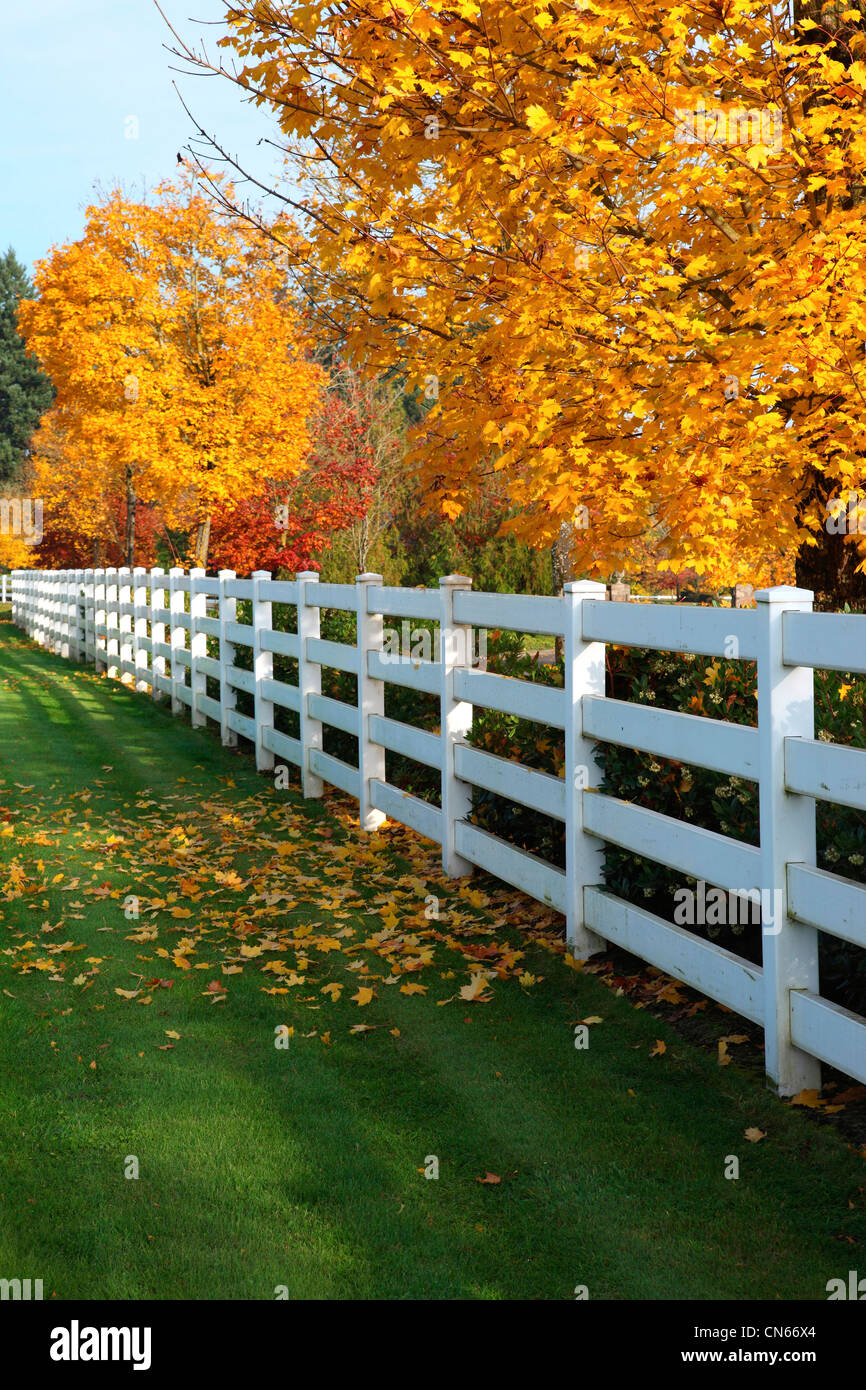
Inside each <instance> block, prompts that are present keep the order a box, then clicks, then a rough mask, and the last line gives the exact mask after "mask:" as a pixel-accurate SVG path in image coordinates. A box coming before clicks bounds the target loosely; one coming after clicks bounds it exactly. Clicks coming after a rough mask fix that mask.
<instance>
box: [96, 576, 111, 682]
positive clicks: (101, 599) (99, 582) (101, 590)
mask: <svg viewBox="0 0 866 1390" xmlns="http://www.w3.org/2000/svg"><path fill="white" fill-rule="evenodd" d="M93 624H94V626H93V645H94V648H95V650H94V654H93V661H94V665H95V666H96V669H97V671H99V669H100V667H102V669H103V670H104V669H105V666H106V665H107V662H106V653H107V648H108V615H107V614H106V611H105V570H104V569H101V568H99V567H97V568H96V569H95V570H94V571H93ZM100 628H103V629H104V630H105V635H104V636H103V637H102V643H103V645H102V648H101V651H100V646H99V642H100V636H99V629H100Z"/></svg>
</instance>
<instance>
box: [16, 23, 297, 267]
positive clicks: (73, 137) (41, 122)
mask: <svg viewBox="0 0 866 1390" xmlns="http://www.w3.org/2000/svg"><path fill="white" fill-rule="evenodd" d="M161 4H162V8H163V10H164V11H165V14H166V15H167V17H168V18H169V20H170V21H171V23H172V24H173V25H174V27H175V28H176V29H177V30H178V32H179V33H181V34H182V35H183V36H184V38H186V39H187V41H188V42H191V46H193V44H194V43H195V42H199V43H200V42H201V41H202V39H203V38H204V39H206V40H207V42H208V47H209V49H210V50H211V51H215V48H214V43H213V40H214V37H215V36H216V35H218V33H219V32H221V30H220V28H219V21H220V20H221V18H222V16H223V14H224V9H225V6H224V5H223V3H222V0H161ZM3 9H4V13H3V21H2V39H0V118H2V123H0V129H2V131H3V135H2V139H0V251H5V250H6V247H7V246H10V245H11V246H12V247H13V248H14V250H15V252H16V254H17V255H18V258H19V260H21V261H22V262H23V263H24V264H25V265H26V266H27V267H28V268H32V265H33V262H34V261H35V260H37V259H38V258H39V257H41V256H44V255H45V253H46V252H47V251H48V249H49V247H51V246H53V245H55V244H57V243H60V242H65V241H73V240H75V239H76V238H77V237H79V236H80V235H81V232H82V230H83V226H84V210H85V208H86V207H87V205H88V203H90V202H92V201H94V199H95V193H94V185H95V184H96V183H100V184H101V185H102V186H103V187H104V188H106V189H108V188H111V187H113V186H114V185H117V184H120V185H122V186H123V187H124V188H125V189H126V190H127V191H128V192H130V193H136V192H137V193H138V194H140V193H141V190H142V188H143V187H147V188H152V187H153V185H154V184H156V183H158V182H159V181H160V179H163V178H166V177H171V176H172V175H173V173H174V171H175V169H176V167H177V162H176V158H175V156H176V153H177V151H179V150H180V151H182V150H183V147H184V145H185V144H186V143H187V142H188V140H189V139H190V138H191V137H192V136H193V135H194V134H195V131H194V128H193V126H192V124H191V122H190V120H189V118H188V116H187V115H186V112H185V111H184V109H183V107H182V105H181V103H180V101H179V100H178V97H177V95H176V93H175V91H174V89H173V87H172V81H175V82H177V84H178V86H179V87H180V89H181V91H182V93H183V95H184V99H185V100H186V103H187V105H188V106H189V108H190V110H191V111H192V112H193V113H194V114H195V115H196V117H197V118H198V119H199V120H200V121H201V124H202V125H203V126H204V127H205V129H207V130H209V131H213V132H214V133H215V134H216V135H217V136H218V138H219V139H220V142H221V143H222V144H223V145H224V146H225V147H226V148H227V149H229V150H230V151H231V152H232V153H233V154H240V155H241V156H242V160H241V162H242V163H243V162H244V159H245V160H246V164H247V167H249V168H251V169H252V170H253V171H254V172H255V173H256V174H257V175H258V176H260V177H264V178H266V179H268V180H269V181H270V182H273V181H274V179H275V178H276V175H277V170H278V167H279V159H278V155H277V153H276V151H274V150H272V149H269V148H268V147H266V146H262V147H261V148H258V147H257V141H258V139H259V138H260V137H261V136H269V137H273V135H274V133H275V126H274V123H273V119H272V118H271V117H270V116H269V115H268V114H267V113H265V112H257V111H255V110H254V109H252V108H250V107H249V106H247V105H246V104H245V103H244V101H243V97H242V93H241V92H240V90H239V89H238V88H237V87H235V86H233V84H231V83H230V82H228V81H225V80H223V79H217V78H203V77H196V76H192V75H186V76H184V75H182V74H180V73H178V72H177V71H176V70H175V69H177V67H178V64H177V61H176V60H175V59H173V58H172V57H171V55H170V54H169V53H168V52H166V49H165V47H164V45H165V44H166V43H169V44H170V43H172V42H173V40H172V37H171V34H170V32H169V30H168V28H167V27H166V25H165V22H164V21H163V19H162V18H161V16H160V14H159V11H158V10H157V9H156V6H155V5H154V4H153V3H152V0H4V3H3ZM195 20H205V21H211V24H210V26H203V25H201V24H197V23H195V22H194V21H195ZM214 21H216V22H217V23H216V27H215V26H214ZM131 117H134V118H135V120H136V121H137V138H130V134H132V133H133V132H134V131H135V130H136V126H135V124H134V123H133V122H132V121H131V120H130V118H131Z"/></svg>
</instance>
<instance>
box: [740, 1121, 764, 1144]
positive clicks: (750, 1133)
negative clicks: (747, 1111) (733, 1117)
mask: <svg viewBox="0 0 866 1390" xmlns="http://www.w3.org/2000/svg"><path fill="white" fill-rule="evenodd" d="M744 1137H745V1138H746V1139H748V1141H749V1143H750V1144H759V1143H760V1142H761V1140H762V1139H766V1137H767V1135H766V1132H765V1131H764V1130H763V1129H756V1128H755V1126H754V1125H752V1126H751V1127H750V1128H749V1129H747V1130H746V1131H745V1134H744Z"/></svg>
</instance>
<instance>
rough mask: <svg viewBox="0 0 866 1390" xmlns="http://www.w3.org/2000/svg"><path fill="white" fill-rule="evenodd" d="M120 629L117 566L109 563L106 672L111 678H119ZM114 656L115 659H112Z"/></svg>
mask: <svg viewBox="0 0 866 1390" xmlns="http://www.w3.org/2000/svg"><path fill="white" fill-rule="evenodd" d="M118 637H119V629H118V624H117V567H116V565H107V566H106V570H105V654H106V658H107V659H106V663H105V665H106V672H107V675H108V678H109V680H111V679H114V680H117V675H118V670H117V663H118V661H119V660H120V642H119V640H118ZM112 657H114V661H112V659H111V658H112Z"/></svg>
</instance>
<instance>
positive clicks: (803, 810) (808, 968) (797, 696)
mask: <svg viewBox="0 0 866 1390" xmlns="http://www.w3.org/2000/svg"><path fill="white" fill-rule="evenodd" d="M813 597H814V596H813V594H812V593H811V592H810V591H809V590H808V589H794V588H791V587H790V586H789V585H780V586H779V587H778V588H774V589H759V590H758V591H757V593H756V594H755V601H756V605H757V615H758V625H759V638H758V643H759V646H758V750H759V751H758V759H759V772H760V796H759V805H760V834H761V846H760V848H761V884H760V887H761V900H762V904H763V913H764V917H765V924H764V929H763V932H762V935H763V961H764V1045H765V1066H766V1070H767V1075H768V1077H769V1078H770V1081H771V1082H772V1083H773V1085H774V1087H775V1089H776V1090H777V1091H778V1093H779V1095H781V1096H793V1095H796V1094H797V1093H798V1092H799V1091H803V1090H812V1089H816V1088H820V1085H821V1064H820V1062H819V1061H818V1060H817V1058H815V1057H812V1056H811V1055H810V1054H809V1053H806V1052H802V1051H801V1050H800V1049H799V1048H797V1047H795V1046H794V1045H793V1043H792V1041H791V991H792V990H814V992H815V993H816V994H817V993H818V933H817V932H816V930H815V929H814V927H807V926H804V925H803V924H802V923H800V922H796V921H794V919H793V918H792V917H789V915H788V884H787V877H788V875H787V867H786V866H787V865H788V864H791V863H799V864H808V865H814V864H815V802H814V801H813V799H812V798H811V797H810V796H798V795H796V794H795V793H792V792H788V791H786V789H785V739H786V738H808V739H811V738H814V736H815V711H814V675H813V671H812V668H811V667H808V666H785V665H784V663H783V660H782V655H783V647H782V641H783V621H784V615H785V613H790V612H795V613H809V612H811V610H812V601H813ZM768 895H769V896H768ZM770 903H772V904H773V911H772V917H773V921H772V924H771V925H770V926H769V927H768V926H767V923H766V917H767V915H768V912H767V908H768V906H769V904H770Z"/></svg>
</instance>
